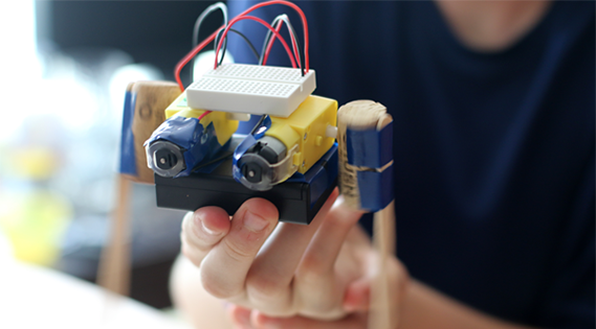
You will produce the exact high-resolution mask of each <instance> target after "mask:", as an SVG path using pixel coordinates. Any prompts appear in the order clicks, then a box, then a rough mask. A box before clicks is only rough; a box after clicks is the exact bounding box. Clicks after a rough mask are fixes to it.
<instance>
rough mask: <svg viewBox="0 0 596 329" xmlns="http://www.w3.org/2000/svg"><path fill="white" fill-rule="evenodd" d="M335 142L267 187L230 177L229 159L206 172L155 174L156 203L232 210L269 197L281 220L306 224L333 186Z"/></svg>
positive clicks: (176, 206) (176, 207) (159, 205)
mask: <svg viewBox="0 0 596 329" xmlns="http://www.w3.org/2000/svg"><path fill="white" fill-rule="evenodd" d="M337 172H338V157H337V144H335V145H333V147H331V149H330V150H329V151H328V152H327V153H326V154H325V155H324V156H323V157H322V158H321V159H320V160H319V161H318V162H317V163H316V164H315V165H313V167H312V168H311V169H310V170H309V171H308V172H306V173H305V174H304V175H302V174H299V173H297V174H294V176H292V177H290V179H288V180H287V181H285V182H283V183H281V184H278V185H275V186H274V187H273V188H272V189H270V190H268V191H253V190H251V189H249V188H247V187H245V186H244V185H242V184H240V183H239V182H237V181H235V180H234V178H233V177H232V159H228V160H225V161H223V162H222V163H221V164H219V165H217V166H216V167H215V168H214V169H213V170H212V171H211V172H209V173H197V172H193V173H191V174H190V175H189V176H186V177H178V178H166V177H162V176H159V175H155V190H156V197H157V206H158V207H164V208H174V209H182V210H190V211H194V210H196V209H198V208H201V207H205V206H217V207H221V208H223V209H224V210H225V211H227V212H228V214H233V213H234V212H236V210H237V209H238V208H239V207H240V205H242V203H243V202H244V201H246V200H248V199H250V198H254V197H260V198H264V199H267V200H269V201H271V202H272V203H273V204H274V205H275V206H276V207H277V209H278V211H279V220H280V221H282V222H288V223H296V224H309V223H310V222H311V221H312V219H313V218H314V217H315V215H316V214H317V213H318V212H319V209H321V207H322V206H323V204H324V203H325V201H326V200H327V198H328V197H329V195H330V194H331V192H332V191H333V189H334V188H335V186H337Z"/></svg>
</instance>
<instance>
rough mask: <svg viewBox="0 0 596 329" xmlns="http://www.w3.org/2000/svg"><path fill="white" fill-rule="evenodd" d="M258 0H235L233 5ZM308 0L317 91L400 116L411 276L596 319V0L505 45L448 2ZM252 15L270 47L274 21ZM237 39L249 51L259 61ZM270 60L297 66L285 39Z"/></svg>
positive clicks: (400, 183)
mask: <svg viewBox="0 0 596 329" xmlns="http://www.w3.org/2000/svg"><path fill="white" fill-rule="evenodd" d="M252 3H253V2H252V1H249V2H246V1H231V2H230V3H229V5H230V9H231V15H232V16H234V15H237V14H238V13H239V12H240V11H242V10H244V9H245V8H247V7H248V6H249V5H251V4H252ZM298 5H299V6H300V7H301V8H302V9H303V10H304V11H305V13H306V16H307V18H308V23H309V30H310V37H311V41H310V49H311V50H310V59H311V60H310V63H311V68H313V69H315V70H316V74H317V84H318V87H317V91H316V94H318V95H322V96H326V97H331V98H335V99H337V100H338V101H339V103H340V105H341V104H344V103H346V102H348V101H351V100H355V99H372V100H375V101H378V102H381V103H383V104H384V105H385V106H387V108H388V110H389V112H390V113H391V114H392V115H393V117H394V120H395V122H394V131H395V136H394V139H395V140H394V159H395V166H394V167H395V195H396V217H397V243H398V245H397V250H398V256H399V258H400V259H401V260H402V261H403V262H404V264H405V265H406V266H407V268H408V270H409V271H410V273H411V275H412V276H413V277H415V278H417V279H419V280H421V281H423V282H425V283H427V284H429V285H431V286H433V287H434V288H436V289H438V290H440V291H442V292H444V293H445V294H448V295H450V296H452V297H453V298H455V299H457V300H459V301H461V302H463V303H466V304H468V305H470V306H472V307H474V308H476V309H479V310H481V311H484V312H487V313H489V314H492V315H494V316H497V317H500V318H503V319H506V320H511V321H515V322H518V323H525V324H530V325H535V326H545V327H546V326H548V327H558V328H594V327H595V316H596V315H595V297H594V292H595V289H596V288H595V284H594V282H595V271H594V268H595V248H596V245H595V225H594V221H595V219H594V199H595V194H594V184H595V183H594V181H595V177H594V171H595V167H594V159H595V153H594V140H595V134H594V121H595V117H594V111H595V102H594V99H595V92H594V89H595V85H594V81H595V67H594V61H595V52H594V48H595V41H594V40H595V35H594V30H595V24H594V11H595V7H594V2H561V3H555V4H554V5H553V6H552V7H551V8H550V9H549V11H548V13H547V14H546V15H545V16H544V17H543V19H542V20H541V22H540V23H539V24H538V25H537V26H535V27H534V28H533V29H532V30H531V31H529V32H528V33H527V34H526V35H525V36H523V38H522V39H521V40H519V41H518V42H516V43H515V44H514V45H512V46H511V47H508V48H507V49H505V50H502V51H498V52H490V53H482V52H477V51H472V50H470V49H468V48H466V47H465V46H463V45H462V44H461V43H460V42H459V41H458V40H457V39H456V37H455V36H454V35H453V34H452V32H451V30H450V29H449V27H448V26H447V24H446V22H445V20H444V18H443V17H442V16H441V13H440V12H439V11H438V9H437V7H436V5H435V4H434V3H432V2H415V1H399V2H390V1H389V2H387V1H379V2H364V3H362V2H351V1H346V2H321V1H314V2H298ZM281 12H287V13H288V14H290V17H291V19H292V22H293V23H294V28H295V29H296V30H297V31H301V25H300V20H299V19H298V17H297V16H296V15H294V14H293V13H292V10H291V9H289V8H285V7H282V6H273V7H267V8H264V9H259V10H257V11H255V12H254V14H255V15H257V16H261V17H264V18H266V20H267V21H271V20H272V19H273V17H274V16H275V15H277V14H279V13H281ZM236 27H237V28H238V29H240V30H242V31H243V32H245V33H246V34H247V35H248V36H249V37H250V39H251V40H252V41H253V42H254V43H255V45H257V48H260V45H261V44H262V42H263V37H264V35H265V31H266V30H265V29H264V28H263V27H261V26H259V25H258V24H256V23H254V22H242V23H241V24H240V23H239V25H238V26H236ZM234 37H235V36H231V39H230V46H229V49H230V51H231V53H232V54H233V55H234V56H235V59H236V61H237V62H241V63H255V59H254V56H253V54H252V53H251V52H250V51H249V48H248V47H247V46H246V45H245V44H244V43H243V41H242V40H241V39H239V38H237V39H233V38H234ZM287 40H289V39H287ZM268 64H271V65H283V66H287V65H289V61H288V59H287V55H286V53H285V51H283V49H282V48H281V47H279V45H277V46H276V47H275V49H274V50H273V52H272V55H271V57H270V60H269V62H268Z"/></svg>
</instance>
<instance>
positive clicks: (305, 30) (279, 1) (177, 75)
mask: <svg viewBox="0 0 596 329" xmlns="http://www.w3.org/2000/svg"><path fill="white" fill-rule="evenodd" d="M274 4H280V5H286V6H288V7H291V8H292V9H294V10H295V11H296V12H297V13H298V14H299V15H300V19H301V20H302V30H303V34H304V66H305V72H308V70H309V68H310V64H309V57H308V24H307V22H306V16H305V15H304V12H303V11H302V9H300V7H298V6H297V5H295V4H293V3H291V2H288V1H283V0H271V1H267V2H261V3H258V4H256V5H254V6H252V7H250V8H248V9H247V10H245V11H243V12H242V13H240V14H239V15H238V16H237V17H240V16H244V15H246V14H248V13H250V12H251V11H253V10H255V9H257V8H261V7H265V6H269V5H274ZM222 28H223V26H222V27H220V28H219V29H217V30H216V31H215V32H213V34H211V35H210V36H209V37H208V38H207V39H205V40H203V42H201V43H200V44H199V45H197V46H196V47H195V48H194V49H193V50H191V51H190V52H189V53H188V54H186V56H184V57H183V58H182V59H181V60H180V61H179V62H178V64H176V68H175V69H174V77H175V78H176V82H178V86H180V90H181V91H184V85H183V84H182V81H181V80H180V71H182V68H183V67H184V66H185V65H186V64H188V62H190V60H191V59H193V57H195V56H196V55H197V54H198V53H199V51H201V49H203V48H204V47H205V46H206V45H207V44H209V43H210V42H211V41H213V40H214V39H215V36H216V35H217V33H218V32H219V31H220V30H221V29H222ZM222 40H223V38H222ZM218 51H219V48H218ZM215 60H216V61H217V56H216V57H215Z"/></svg>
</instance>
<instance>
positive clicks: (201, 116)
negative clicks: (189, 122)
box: [197, 111, 212, 121]
mask: <svg viewBox="0 0 596 329" xmlns="http://www.w3.org/2000/svg"><path fill="white" fill-rule="evenodd" d="M211 112H212V111H205V112H203V113H202V114H201V115H199V117H198V118H197V120H199V121H201V119H202V118H204V117H205V116H206V115H207V114H209V113H211Z"/></svg>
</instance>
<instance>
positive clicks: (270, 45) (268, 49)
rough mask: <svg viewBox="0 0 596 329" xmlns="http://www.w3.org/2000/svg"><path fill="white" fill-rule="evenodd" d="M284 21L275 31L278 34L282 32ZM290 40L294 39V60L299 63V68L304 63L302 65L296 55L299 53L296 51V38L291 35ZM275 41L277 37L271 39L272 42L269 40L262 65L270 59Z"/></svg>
mask: <svg viewBox="0 0 596 329" xmlns="http://www.w3.org/2000/svg"><path fill="white" fill-rule="evenodd" d="M283 23H284V21H280V23H279V25H277V28H276V29H275V30H276V31H277V32H279V31H280V30H281V27H282V25H283ZM290 38H291V39H292V48H294V58H296V61H297V62H298V66H300V67H301V66H302V63H300V61H299V60H298V56H297V55H296V54H297V53H298V52H297V50H296V41H295V40H294V36H293V35H292V34H291V33H290ZM274 41H275V35H274V36H273V37H272V38H271V40H269V43H268V44H267V49H265V53H264V54H263V63H262V65H265V64H266V63H267V58H269V52H271V48H272V46H273V42H274Z"/></svg>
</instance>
